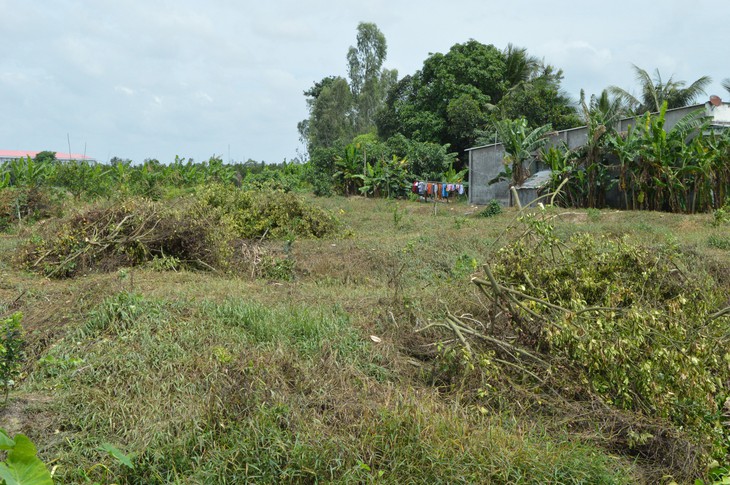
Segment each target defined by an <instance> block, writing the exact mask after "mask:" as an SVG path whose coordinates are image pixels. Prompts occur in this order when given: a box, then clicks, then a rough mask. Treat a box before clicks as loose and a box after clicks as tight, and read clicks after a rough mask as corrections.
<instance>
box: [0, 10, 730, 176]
mask: <svg viewBox="0 0 730 485" xmlns="http://www.w3.org/2000/svg"><path fill="white" fill-rule="evenodd" d="M0 19H2V25H3V42H1V43H0V149H5V150H33V151H40V150H52V151H56V152H68V151H71V152H74V153H85V154H86V155H88V156H91V157H93V158H95V159H97V160H99V161H104V162H105V161H108V160H109V159H110V158H111V157H115V156H116V157H121V158H128V159H132V160H134V161H135V162H142V161H143V160H144V159H147V158H156V159H158V160H160V161H161V162H163V163H169V162H172V161H174V159H175V156H176V155H178V156H181V157H183V158H193V159H195V160H196V161H202V160H207V159H208V158H210V157H211V156H219V157H221V158H223V160H225V161H231V160H232V161H246V160H248V159H254V160H257V161H266V162H281V161H283V160H292V159H294V158H295V157H300V158H302V156H306V150H305V147H304V146H303V145H302V144H301V143H300V141H299V135H298V133H297V129H296V126H297V122H299V121H300V120H302V119H304V118H306V117H307V114H308V113H307V109H306V104H305V97H304V95H303V91H304V90H306V89H308V88H309V87H311V86H312V84H313V83H314V82H315V81H317V80H321V79H322V78H324V77H326V76H330V75H340V76H343V77H345V76H346V73H347V60H346V54H347V50H348V48H349V47H350V46H351V45H354V44H355V42H356V39H355V36H356V33H357V32H356V29H357V25H358V23H359V22H374V23H376V24H377V26H378V27H379V29H380V30H381V31H382V32H383V34H384V35H385V37H386V40H387V43H388V57H387V60H386V62H385V64H384V67H386V68H389V69H397V70H398V73H399V77H403V76H405V75H408V74H413V73H414V72H415V71H416V70H418V69H420V68H421V67H422V65H423V61H424V60H425V59H426V58H427V57H428V55H429V54H430V53H436V52H442V53H445V52H447V51H448V50H449V48H450V47H451V46H453V45H454V44H456V43H463V42H466V41H468V40H469V39H475V40H477V41H479V42H482V43H484V44H493V45H495V46H496V47H497V48H499V49H503V48H504V47H506V45H507V44H508V43H512V44H514V45H516V46H519V47H526V48H527V50H528V53H530V54H532V55H536V56H538V57H540V58H543V59H544V61H545V62H546V63H549V64H552V65H554V66H556V67H559V68H561V69H562V70H563V72H564V76H565V77H564V80H563V87H564V89H565V91H566V92H567V93H568V94H569V95H570V96H571V97H572V98H573V99H574V100H575V101H576V102H577V100H578V97H579V92H580V90H581V89H584V90H585V91H586V93H587V94H588V95H590V94H593V93H595V94H598V93H600V91H601V90H602V89H603V88H605V87H607V86H609V85H617V86H621V87H623V88H625V89H627V90H630V91H632V90H633V91H635V90H636V82H635V75H634V71H633V70H632V67H631V66H632V64H635V65H637V66H639V67H642V68H644V69H645V70H647V71H649V72H650V73H653V72H654V69H658V70H659V72H660V73H661V75H662V78H663V79H664V80H666V79H668V78H669V77H670V76H673V77H674V79H675V80H683V81H687V82H688V83H689V82H692V81H694V80H696V79H697V78H699V77H701V76H703V75H708V76H710V77H711V78H712V80H713V82H712V85H711V87H710V88H709V89H708V90H707V91H708V92H707V94H708V97H709V95H710V94H717V95H719V96H720V97H722V98H723V99H725V100H730V93H728V92H727V91H725V90H724V89H723V88H722V87H721V85H720V82H721V81H722V80H723V79H727V78H730V63H729V62H728V58H730V55H729V53H730V29H728V24H729V23H730V2H728V1H727V0H694V1H693V2H688V1H686V0H682V1H677V0H663V1H661V2H657V1H650V0H633V1H631V2H629V1H625V0H615V1H613V2H609V3H606V2H577V1H567V0H553V1H550V2H541V1H534V0H533V1H529V2H528V1H526V0H511V1H500V2H496V1H492V0H481V1H480V0H474V1H471V0H463V1H462V0H451V1H449V2H444V1H436V0H421V1H419V2H406V1H402V0H389V1H384V0H372V1H368V2H363V1H352V0H338V1H337V2H335V1H331V0H330V1H324V0H268V1H266V2H262V1H257V2H251V1H247V0H240V1H233V0H206V1H202V0H199V1H196V0H175V1H168V0H148V1H141V0H137V1H124V0H93V1H91V0H87V1H82V0H43V1H42V2H41V1H28V0H0ZM699 101H700V102H702V101H705V99H704V97H703V99H701V100H699ZM69 145H70V150H69Z"/></svg>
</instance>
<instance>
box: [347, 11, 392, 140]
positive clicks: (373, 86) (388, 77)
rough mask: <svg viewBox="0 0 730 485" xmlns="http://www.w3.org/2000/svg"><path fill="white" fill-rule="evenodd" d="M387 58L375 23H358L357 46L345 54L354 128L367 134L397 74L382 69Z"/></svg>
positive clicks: (383, 40) (384, 46) (383, 36)
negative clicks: (353, 104) (354, 109)
mask: <svg viewBox="0 0 730 485" xmlns="http://www.w3.org/2000/svg"><path fill="white" fill-rule="evenodd" d="M387 55H388V45H387V43H386V41H385V35H383V33H382V32H381V31H380V30H379V29H378V26H377V25H375V24H374V23H368V22H360V24H359V25H358V26H357V47H353V46H350V49H349V50H348V51H347V64H348V75H349V76H350V90H351V91H352V96H353V100H354V102H355V107H356V117H355V127H356V130H357V132H358V133H366V132H368V131H370V129H371V128H372V127H373V126H374V124H375V115H376V113H377V111H378V109H379V108H380V106H381V105H382V104H383V101H384V100H385V97H386V95H387V93H388V90H389V89H390V87H391V86H392V85H393V84H395V82H396V81H397V78H398V72H397V71H395V70H388V69H383V68H382V67H383V62H384V61H385V59H386V57H387Z"/></svg>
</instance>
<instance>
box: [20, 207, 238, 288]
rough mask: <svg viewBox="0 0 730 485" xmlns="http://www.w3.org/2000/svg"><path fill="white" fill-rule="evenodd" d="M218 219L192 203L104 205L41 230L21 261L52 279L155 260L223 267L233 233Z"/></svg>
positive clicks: (229, 252)
mask: <svg viewBox="0 0 730 485" xmlns="http://www.w3.org/2000/svg"><path fill="white" fill-rule="evenodd" d="M219 222H220V221H218V220H216V218H215V217H214V216H213V215H211V214H210V212H209V211H206V210H204V207H203V206H202V205H201V204H199V203H197V202H195V201H187V200H178V201H176V203H174V204H162V203H159V202H152V201H149V200H144V199H129V200H126V201H124V202H121V203H106V204H101V205H97V206H94V207H92V208H91V209H88V210H85V211H83V212H81V213H78V214H75V215H73V216H71V217H69V218H68V219H66V220H62V221H56V222H55V224H47V225H46V226H45V227H42V228H40V233H39V234H37V235H36V236H34V237H33V238H32V239H31V241H30V242H29V243H28V245H27V246H26V247H25V249H24V251H23V252H22V254H21V260H22V262H23V264H24V265H25V266H26V267H27V268H29V269H31V270H34V271H39V272H42V273H44V274H45V275H47V276H49V277H57V278H61V277H70V276H74V275H76V274H78V273H82V272H85V271H89V270H101V271H111V270H114V269H116V268H119V267H125V266H136V265H139V264H142V263H145V262H147V261H152V260H153V259H155V258H168V259H169V260H171V261H175V262H176V263H177V264H181V265H184V266H187V267H195V268H201V269H212V270H225V269H226V268H227V266H228V264H229V261H230V258H231V255H232V251H233V247H234V245H233V243H234V241H235V233H234V232H233V231H232V230H231V229H230V228H228V227H227V226H226V225H225V224H220V223H219Z"/></svg>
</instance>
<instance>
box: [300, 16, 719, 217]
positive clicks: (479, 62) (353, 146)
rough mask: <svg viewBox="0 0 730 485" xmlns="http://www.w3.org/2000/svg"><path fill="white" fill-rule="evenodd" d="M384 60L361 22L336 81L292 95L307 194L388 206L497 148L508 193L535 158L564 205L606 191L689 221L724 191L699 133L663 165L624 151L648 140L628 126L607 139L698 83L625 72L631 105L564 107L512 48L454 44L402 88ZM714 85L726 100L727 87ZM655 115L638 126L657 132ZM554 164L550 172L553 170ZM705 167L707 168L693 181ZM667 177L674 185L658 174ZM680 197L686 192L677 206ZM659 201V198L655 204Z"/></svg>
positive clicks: (533, 65)
mask: <svg viewBox="0 0 730 485" xmlns="http://www.w3.org/2000/svg"><path fill="white" fill-rule="evenodd" d="M386 58H387V43H386V39H385V36H384V35H383V33H382V32H381V31H380V30H379V29H378V27H377V26H376V25H375V24H373V23H364V22H363V23H360V24H359V25H358V27H357V36H356V45H355V46H352V47H350V49H349V50H348V52H347V66H348V69H347V77H343V76H337V75H333V76H328V77H325V78H323V79H322V80H320V81H316V82H314V84H313V85H312V87H311V88H310V89H308V90H306V91H305V92H304V95H305V98H306V103H307V107H308V110H309V116H308V118H307V119H305V120H303V121H301V122H300V123H299V125H298V128H299V133H300V137H301V140H302V141H303V142H304V143H305V144H306V147H307V151H308V154H309V161H310V164H311V166H312V173H311V175H312V180H313V185H314V187H315V192H318V193H330V192H332V191H335V192H340V193H343V194H353V193H365V194H373V193H379V194H385V193H388V194H391V195H393V194H397V193H402V192H404V191H405V190H406V189H407V186H408V182H409V181H410V180H412V179H414V178H418V179H426V180H429V179H438V180H443V181H454V180H457V179H463V178H464V177H465V174H466V171H465V165H466V163H465V162H466V156H465V153H466V152H465V150H466V149H467V148H469V147H473V146H477V145H482V144H491V143H496V142H501V143H503V144H505V146H506V147H508V157H507V159H506V162H507V165H506V166H505V173H504V175H505V176H506V178H508V179H509V180H510V181H511V182H512V183H514V184H519V183H521V182H522V181H523V180H524V179H525V178H526V176H527V175H529V174H528V173H527V172H526V170H525V169H524V167H523V162H524V161H525V160H526V159H527V158H534V157H536V156H538V157H542V158H545V157H547V162H546V163H552V164H554V165H555V166H556V171H557V172H559V173H560V174H559V175H558V176H557V177H568V176H570V177H571V180H572V189H573V193H572V194H571V195H569V196H566V201H569V202H570V203H575V204H577V205H584V206H591V207H595V206H600V205H602V204H604V203H605V193H606V191H607V190H610V189H611V188H612V186H616V185H617V184H620V187H621V190H622V191H626V190H629V191H630V192H631V194H632V195H631V197H630V198H631V202H629V201H628V199H629V196H628V195H626V201H625V202H626V204H625V205H626V207H628V208H651V209H668V210H685V211H696V210H707V209H708V208H709V207H710V206H717V205H718V204H720V205H721V204H722V202H723V200H721V199H722V197H723V196H722V194H723V193H724V192H723V191H722V190H719V189H718V188H717V187H721V186H722V184H724V183H726V179H725V178H724V177H725V175H724V173H725V171H726V168H723V167H726V166H727V164H728V161H727V154H726V152H727V149H726V148H725V144H726V143H727V142H726V141H725V138H723V136H722V134H721V133H714V134H712V135H711V136H710V134H709V133H703V136H697V133H698V131H697V130H700V129H704V130H705V132H706V131H707V127H706V126H705V127H703V126H701V123H689V122H688V123H684V126H685V128H686V127H687V126H689V127H690V128H688V129H690V132H687V133H685V132H683V133H681V134H679V132H678V133H677V134H676V135H670V138H672V137H674V138H678V137H681V136H682V135H684V136H685V137H687V139H690V138H691V139H693V140H695V141H694V142H693V144H689V145H687V146H686V147H684V148H682V147H680V145H679V144H675V145H672V146H673V148H672V150H673V152H672V153H673V155H672V156H671V157H670V156H665V155H662V159H661V161H656V156H652V155H651V154H650V153H649V152H645V151H646V150H649V151H650V150H651V149H652V148H650V147H651V146H652V145H651V142H650V141H642V142H636V141H635V140H637V139H641V140H648V138H650V137H651V136H654V135H650V133H651V130H650V129H649V128H645V127H644V128H640V127H638V124H637V126H636V127H634V130H633V133H632V134H627V133H615V125H616V122H617V121H618V120H619V119H620V118H624V117H630V116H638V115H644V114H646V113H660V112H662V110H663V109H664V110H666V109H671V108H677V107H683V106H687V105H691V104H692V103H694V102H695V101H696V100H697V99H698V98H699V97H700V96H701V95H703V94H704V89H705V88H706V87H707V86H708V85H709V84H710V82H711V80H710V78H709V77H707V76H702V77H700V78H699V79H697V80H696V81H694V82H692V83H690V84H687V83H686V82H684V81H681V80H675V79H674V78H673V77H670V78H669V79H666V80H665V79H663V78H662V76H661V74H660V73H659V71H658V70H656V71H655V72H654V73H653V75H651V74H649V72H647V71H646V70H644V69H642V68H640V67H638V66H634V71H635V74H636V80H637V83H638V92H639V94H638V95H635V94H633V92H632V91H631V90H627V89H624V88H621V87H619V86H609V87H607V88H606V89H605V90H604V91H603V92H602V93H601V94H600V95H598V96H591V97H590V99H586V97H585V95H584V94H583V93H582V92H581V99H580V101H579V102H577V103H576V102H574V101H572V100H571V99H570V97H569V96H568V95H567V94H566V93H565V91H564V90H563V89H562V86H561V83H562V80H563V72H562V70H560V69H559V68H557V67H555V66H553V65H550V64H548V63H546V62H545V61H544V60H542V59H539V58H537V57H535V56H533V55H531V54H529V53H528V51H527V49H525V48H522V47H517V46H514V45H512V44H509V45H507V46H506V47H505V48H504V49H499V48H497V47H495V46H494V45H485V44H482V43H480V42H478V41H476V40H473V39H472V40H469V41H467V42H464V43H459V44H455V45H454V46H452V47H451V48H450V49H449V51H448V52H446V53H445V54H442V53H434V54H430V55H429V56H428V57H427V58H426V59H425V60H424V62H423V66H422V67H421V69H419V70H417V71H416V72H415V73H413V74H408V75H406V76H404V77H402V78H399V77H398V73H397V72H396V71H395V70H389V69H386V68H384V67H383V66H384V63H385V61H386ZM723 86H724V87H725V88H726V89H728V91H729V92H730V79H726V80H725V81H723ZM663 116H664V115H663V114H659V115H654V116H649V117H648V118H646V119H644V120H643V123H644V125H645V126H647V123H648V124H649V125H652V124H654V125H656V124H661V125H663ZM695 121H698V120H695ZM578 126H588V129H589V131H590V132H591V134H590V135H589V143H588V144H587V145H586V146H585V147H581V148H580V149H579V150H577V151H574V152H571V153H568V150H567V149H566V148H564V147H563V148H554V149H553V150H552V151H549V150H545V151H544V152H539V151H538V149H539V148H541V147H542V146H543V145H544V141H545V137H546V136H547V135H549V134H550V133H552V132H554V131H557V130H563V129H568V128H573V127H578ZM652 126H653V125H652ZM693 130H694V131H693ZM591 136H594V137H595V139H594V138H591ZM627 136H628V137H629V140H630V141H629V143H628V144H629V145H631V146H636V149H635V152H636V153H635V156H634V158H633V159H631V160H629V158H627V157H628V156H629V155H627V153H626V152H625V151H624V152H621V148H620V147H622V146H624V145H626V143H624V144H623V145H622V141H621V140H625V139H626V137H627ZM655 136H659V135H655ZM684 141H687V140H684ZM672 143H674V142H672ZM632 144H633V145H632ZM654 149H658V148H657V147H656V146H655V147H654ZM710 149H712V150H714V153H713V155H712V156H710V155H703V156H704V158H707V157H710V158H714V159H715V160H714V161H713V162H711V163H710V162H705V161H702V160H700V159H699V158H702V157H700V154H706V153H707V152H708V151H710ZM632 153H633V152H632ZM723 154H724V155H723ZM561 157H562V162H561V163H562V165H561V163H558V162H557V161H556V160H558V158H561ZM622 157H623V158H622ZM652 157H653V158H652ZM698 157H699V158H698ZM670 158H671V159H672V160H673V161H668V160H669V159H670ZM617 159H618V160H623V161H622V162H619V163H618V165H620V167H621V168H620V170H621V174H619V175H620V176H619V175H617V174H615V173H613V172H612V169H610V168H609V167H610V166H612V165H614V166H615V165H616V164H617ZM649 160H654V161H653V162H649ZM651 163H654V166H661V167H664V168H662V170H661V171H662V175H661V176H657V175H656V174H655V173H653V172H656V171H657V170H658V169H651V168H648V167H650V166H651ZM708 164H709V166H713V167H719V168H716V169H714V170H715V171H714V172H712V173H711V174H706V175H703V176H702V177H703V179H702V181H699V180H698V178H697V177H698V173H705V172H706V168H707V166H708ZM668 166H672V167H674V168H673V169H672V170H674V171H675V172H677V174H678V175H671V176H670V175H667V174H668V171H667V170H669V169H667V168H666V167H668ZM691 167H703V168H697V169H695V168H691ZM703 170H704V171H705V172H703ZM717 170H719V172H718V171H717ZM650 172H651V175H650ZM690 174H691V175H690ZM399 177H400V178H402V180H400V179H398V178H399ZM680 180H681V182H680ZM378 184H380V186H379V185H378ZM652 184H654V185H652ZM373 186H375V187H376V190H373ZM680 186H681V187H684V188H685V191H686V192H687V193H684V195H683V196H682V197H679V195H678V194H679V193H680V192H681V190H680ZM711 186H714V187H716V188H715V189H710V188H709V187H711ZM668 187H672V189H670V188H668ZM687 187H689V188H687ZM378 188H379V189H380V190H378ZM383 188H387V190H382V189H383ZM669 190H671V191H672V194H671V195H667V194H663V193H664V192H665V191H669ZM708 191H709V193H710V195H708V194H707V192H708ZM578 192H580V193H581V194H583V193H584V194H583V195H581V196H578V195H577V194H578ZM689 192H692V194H691V195H690V194H689ZM637 194H638V195H637ZM641 194H644V195H641ZM656 194H663V195H656ZM680 198H683V199H684V200H685V202H680V201H679V199H680ZM689 199H691V201H689V202H687V200H689Z"/></svg>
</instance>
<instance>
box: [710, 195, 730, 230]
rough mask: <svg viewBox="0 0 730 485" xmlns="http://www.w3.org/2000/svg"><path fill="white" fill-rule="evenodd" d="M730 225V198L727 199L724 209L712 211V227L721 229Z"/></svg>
mask: <svg viewBox="0 0 730 485" xmlns="http://www.w3.org/2000/svg"><path fill="white" fill-rule="evenodd" d="M729 223H730V197H728V198H727V199H725V203H724V204H723V205H722V207H719V208H717V209H715V210H714V211H712V223H711V224H712V225H713V226H714V227H720V226H722V225H725V224H729Z"/></svg>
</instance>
